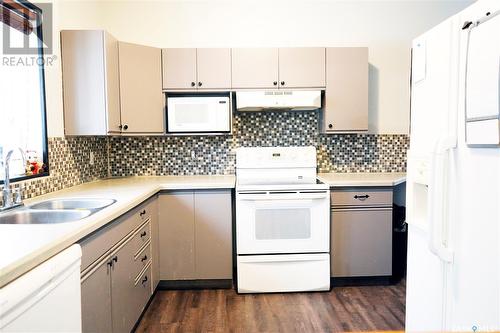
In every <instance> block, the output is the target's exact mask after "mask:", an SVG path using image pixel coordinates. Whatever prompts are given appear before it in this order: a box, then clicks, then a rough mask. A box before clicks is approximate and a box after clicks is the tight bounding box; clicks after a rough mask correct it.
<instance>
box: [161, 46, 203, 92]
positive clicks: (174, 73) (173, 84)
mask: <svg viewBox="0 0 500 333" xmlns="http://www.w3.org/2000/svg"><path fill="white" fill-rule="evenodd" d="M161 54H162V63H163V89H195V87H196V49H163V50H162V51H161Z"/></svg>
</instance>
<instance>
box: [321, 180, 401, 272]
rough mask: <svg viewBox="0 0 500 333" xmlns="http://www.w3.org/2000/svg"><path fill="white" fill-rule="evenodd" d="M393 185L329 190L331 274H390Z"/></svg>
mask: <svg viewBox="0 0 500 333" xmlns="http://www.w3.org/2000/svg"><path fill="white" fill-rule="evenodd" d="M392 201H393V199H392V188H343V189H333V190H332V191H331V203H332V211H331V261H330V262H331V275H332V277H334V278H350V277H388V276H391V275H392Z"/></svg>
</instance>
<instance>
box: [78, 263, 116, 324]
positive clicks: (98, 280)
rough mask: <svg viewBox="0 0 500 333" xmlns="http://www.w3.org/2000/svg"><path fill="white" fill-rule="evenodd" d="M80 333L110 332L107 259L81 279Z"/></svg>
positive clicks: (109, 278) (108, 266)
mask: <svg viewBox="0 0 500 333" xmlns="http://www.w3.org/2000/svg"><path fill="white" fill-rule="evenodd" d="M82 331H83V332H112V323H111V266H110V262H109V258H108V259H107V260H106V261H103V262H102V263H101V264H100V265H99V266H97V267H96V269H95V270H94V271H92V272H91V273H90V274H89V275H88V276H87V277H86V278H85V279H82Z"/></svg>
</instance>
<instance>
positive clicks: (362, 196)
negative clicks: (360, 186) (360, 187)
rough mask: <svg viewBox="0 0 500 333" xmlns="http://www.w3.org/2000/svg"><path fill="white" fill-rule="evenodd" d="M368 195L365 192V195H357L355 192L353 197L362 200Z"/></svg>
mask: <svg viewBox="0 0 500 333" xmlns="http://www.w3.org/2000/svg"><path fill="white" fill-rule="evenodd" d="M369 197H370V196H369V195H368V194H365V195H357V194H356V195H355V196H354V199H359V200H361V201H363V200H366V199H368V198H369Z"/></svg>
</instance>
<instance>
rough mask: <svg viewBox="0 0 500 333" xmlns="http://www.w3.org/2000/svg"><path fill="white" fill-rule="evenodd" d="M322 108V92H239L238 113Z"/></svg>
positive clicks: (237, 97)
mask: <svg viewBox="0 0 500 333" xmlns="http://www.w3.org/2000/svg"><path fill="white" fill-rule="evenodd" d="M320 108H321V90H313V91H310V90H269V91H238V92H237V93H236V109H237V110H238V111H262V110H280V109H282V110H292V111H307V110H317V109H320Z"/></svg>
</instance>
